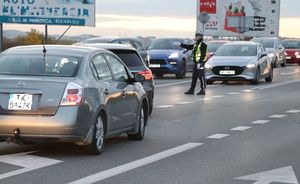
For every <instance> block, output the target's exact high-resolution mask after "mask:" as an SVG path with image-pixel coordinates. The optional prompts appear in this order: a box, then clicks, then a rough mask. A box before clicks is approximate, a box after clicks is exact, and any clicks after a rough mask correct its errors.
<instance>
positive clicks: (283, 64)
mask: <svg viewBox="0 0 300 184" xmlns="http://www.w3.org/2000/svg"><path fill="white" fill-rule="evenodd" d="M281 67H286V59H284V60H283V63H281Z"/></svg>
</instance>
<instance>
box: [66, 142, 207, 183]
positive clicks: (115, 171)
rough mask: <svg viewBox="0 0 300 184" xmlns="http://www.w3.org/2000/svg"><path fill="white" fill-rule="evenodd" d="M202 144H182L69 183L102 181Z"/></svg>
mask: <svg viewBox="0 0 300 184" xmlns="http://www.w3.org/2000/svg"><path fill="white" fill-rule="evenodd" d="M201 145H203V143H188V144H184V145H181V146H178V147H175V148H172V149H169V150H166V151H163V152H160V153H157V154H154V155H152V156H149V157H145V158H142V159H139V160H136V161H133V162H130V163H127V164H124V165H121V166H117V167H114V168H112V169H109V170H105V171H101V172H98V173H96V174H93V175H90V176H87V177H85V178H82V179H79V180H76V181H73V182H71V183H69V184H82V183H84V184H90V183H95V182H99V181H103V180H105V179H108V178H111V177H113V176H117V175H119V174H122V173H125V172H128V171H131V170H134V169H137V168H139V167H143V166H145V165H149V164H151V163H153V162H157V161H160V160H162V159H165V158H168V157H172V156H174V155H177V154H179V153H183V152H185V151H188V150H191V149H194V148H197V147H199V146H201Z"/></svg>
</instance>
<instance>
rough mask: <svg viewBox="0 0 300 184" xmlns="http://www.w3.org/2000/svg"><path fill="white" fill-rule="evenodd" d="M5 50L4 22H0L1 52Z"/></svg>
mask: <svg viewBox="0 0 300 184" xmlns="http://www.w3.org/2000/svg"><path fill="white" fill-rule="evenodd" d="M3 50H4V47H3V23H0V53H1V52H2V51H3Z"/></svg>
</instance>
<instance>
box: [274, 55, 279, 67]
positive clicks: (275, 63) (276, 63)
mask: <svg viewBox="0 0 300 184" xmlns="http://www.w3.org/2000/svg"><path fill="white" fill-rule="evenodd" d="M274 68H278V58H277V57H276V58H275V61H274Z"/></svg>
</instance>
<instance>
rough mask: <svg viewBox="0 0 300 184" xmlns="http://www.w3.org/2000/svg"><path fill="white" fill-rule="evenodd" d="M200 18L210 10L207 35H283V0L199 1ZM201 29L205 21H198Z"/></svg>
mask: <svg viewBox="0 0 300 184" xmlns="http://www.w3.org/2000/svg"><path fill="white" fill-rule="evenodd" d="M197 2H198V3H197V17H199V15H201V14H202V13H207V14H208V15H209V17H210V19H209V21H208V22H207V23H206V24H205V25H204V34H205V35H206V36H229V37H231V36H249V37H259V36H279V18H280V0H197ZM197 31H203V24H202V23H201V22H200V21H199V20H197Z"/></svg>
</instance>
